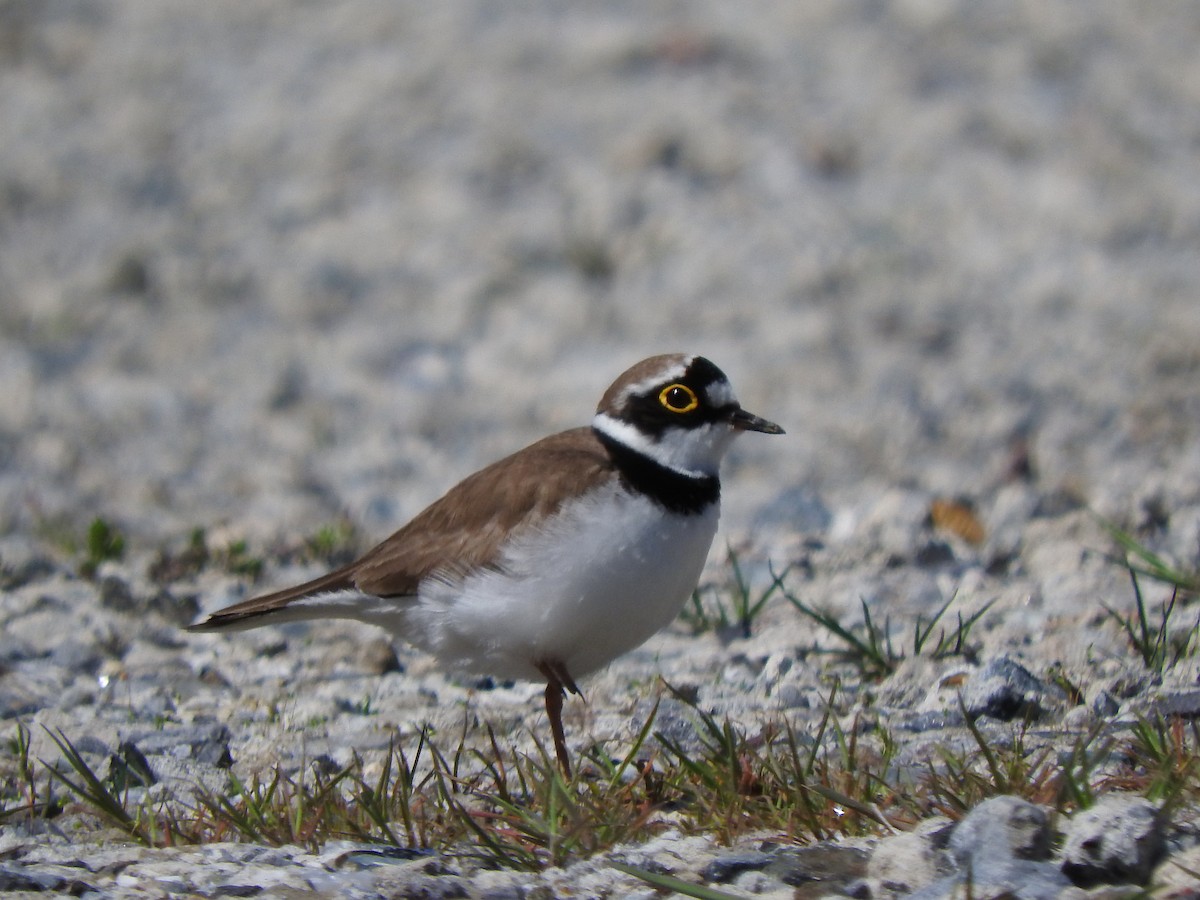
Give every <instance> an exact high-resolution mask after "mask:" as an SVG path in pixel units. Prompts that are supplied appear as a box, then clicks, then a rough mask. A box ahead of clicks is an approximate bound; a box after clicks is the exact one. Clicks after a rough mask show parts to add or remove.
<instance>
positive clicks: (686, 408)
mask: <svg viewBox="0 0 1200 900" xmlns="http://www.w3.org/2000/svg"><path fill="white" fill-rule="evenodd" d="M658 402H659V403H661V404H662V405H663V406H665V407H666V408H667V409H669V410H670V411H671V412H673V413H689V412H691V411H692V410H693V409H695V408H696V407H697V406H699V405H700V401H699V400H698V399H697V398H696V392H695V391H693V390H692V389H691V388H690V387H688V386H687V385H686V384H669V385H667V386H666V387H665V388H663V389H662V391H660V392H659V395H658Z"/></svg>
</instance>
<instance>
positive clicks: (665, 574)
mask: <svg viewBox="0 0 1200 900" xmlns="http://www.w3.org/2000/svg"><path fill="white" fill-rule="evenodd" d="M744 431H758V432H762V433H764V434H783V429H782V428H780V427H779V426H778V425H776V424H774V423H773V422H768V421H767V420H766V419H763V418H760V417H758V416H755V415H752V414H751V413H749V412H747V411H746V410H744V409H742V407H741V406H740V405H739V404H738V401H737V399H736V397H735V396H734V393H733V389H732V388H731V387H730V385H729V381H728V379H727V378H726V377H725V375H724V373H722V372H721V370H720V369H718V368H717V367H716V366H715V365H713V364H712V363H711V362H709V361H708V360H707V359H705V358H704V357H702V356H690V355H686V354H669V355H664V356H655V357H651V358H650V359H646V360H643V361H642V362H639V363H637V364H636V365H634V366H633V367H631V368H630V369H628V370H627V371H625V372H624V373H623V374H622V375H621V376H620V377H619V378H617V380H616V381H614V382H613V384H612V386H611V387H609V389H608V390H607V391H605V393H604V396H603V397H602V398H601V399H600V404H599V406H598V407H597V409H596V414H595V416H594V417H593V418H592V423H591V425H590V426H588V427H584V428H575V429H572V430H570V431H564V432H562V433H560V434H555V435H551V436H550V437H547V438H543V439H542V440H540V441H538V442H536V443H534V444H531V445H530V446H528V447H526V448H525V449H524V450H519V451H517V452H516V453H514V454H512V455H511V456H508V457H505V458H504V459H501V460H500V461H499V462H495V463H492V464H491V465H490V466H487V467H486V468H484V469H481V470H480V471H478V472H476V473H475V474H474V475H471V476H469V477H467V478H466V479H464V480H463V481H462V482H460V483H459V484H458V485H456V486H455V487H453V488H451V489H450V491H449V492H447V493H446V495H445V496H443V497H442V498H441V499H440V500H437V501H436V502H434V503H433V504H432V505H431V506H429V507H428V508H426V509H425V510H424V511H423V512H421V513H420V514H418V515H417V517H416V518H414V519H413V520H412V521H411V522H409V523H408V524H407V525H405V526H404V527H403V528H401V529H400V530H399V531H397V532H396V533H395V534H393V535H392V536H391V537H389V538H388V539H387V540H385V541H383V543H381V544H379V545H378V546H377V547H375V548H374V549H372V550H369V551H368V552H367V553H366V554H365V555H363V556H362V557H361V558H360V559H358V560H356V561H355V562H352V563H350V564H349V565H346V566H343V567H342V568H340V569H337V570H335V571H333V572H330V573H328V574H327V575H322V576H321V577H319V578H315V579H313V580H312V581H308V582H305V583H304V584H300V585H296V586H295V587H290V588H285V589H284V590H281V591H275V592H274V593H270V594H265V595H263V596H259V597H254V598H251V599H249V600H246V601H244V602H241V603H237V604H234V605H233V606H229V607H227V608H225V609H222V610H219V611H217V612H214V613H212V614H211V615H210V616H208V617H207V618H206V619H204V620H203V621H202V622H200V623H198V624H196V625H193V626H192V627H191V630H192V631H223V630H230V631H232V630H239V629H244V628H253V627H257V626H259V625H270V624H272V623H279V622H288V621H295V620H300V619H324V618H333V617H340V618H349V619H357V620H360V621H364V622H370V623H372V624H375V625H380V626H382V627H383V628H385V629H386V630H387V631H389V632H391V634H393V635H394V636H396V637H398V638H401V639H402V640H405V641H407V642H409V643H411V644H413V645H415V646H416V647H418V648H420V649H422V650H424V651H426V652H428V653H431V654H432V655H433V656H434V657H435V658H436V659H437V660H438V662H439V663H440V664H442V665H443V666H445V667H446V668H448V669H453V670H457V671H462V672H472V673H477V674H487V675H492V676H495V677H498V678H505V679H507V678H513V679H526V680H532V681H544V682H545V684H546V692H545V699H546V713H547V715H548V716H549V719H550V728H551V731H552V734H553V737H554V749H555V752H556V754H557V756H558V761H559V763H560V765H561V766H562V768H563V771H564V772H566V773H567V774H568V775H569V774H570V770H571V764H570V757H569V755H568V752H567V744H566V740H565V737H564V734H563V727H562V704H563V697H564V694H565V693H566V692H567V691H570V692H571V693H573V694H578V693H579V688H578V686H577V685H576V679H578V678H581V677H583V676H584V675H587V674H589V673H591V672H594V671H595V670H597V669H599V668H601V667H602V666H604V665H606V664H607V663H608V662H610V661H611V660H612V659H614V658H615V657H617V656H620V655H621V654H622V653H625V652H626V651H628V650H631V649H633V648H634V647H636V646H638V645H639V644H641V643H642V642H643V641H645V640H646V639H647V638H649V637H650V636H651V635H652V634H654V633H655V632H656V631H658V630H659V629H660V628H662V627H663V626H665V625H667V624H668V623H669V622H670V621H671V620H672V619H674V618H675V616H677V615H678V614H679V611H680V609H681V608H682V606H683V604H684V602H685V601H686V600H687V598H688V597H689V596H690V595H691V593H692V591H693V590H695V587H696V583H697V582H698V580H699V578H700V573H701V569H702V568H703V566H704V561H705V558H706V557H707V556H708V551H709V547H710V546H711V545H712V540H713V535H714V534H715V533H716V529H717V516H718V513H719V506H720V493H721V484H720V480H719V475H718V468H719V466H720V462H721V459H722V457H723V456H724V455H725V452H726V451H727V450H728V449H729V446H730V444H731V442H732V441H733V439H734V438H735V437H737V436H738V435H739V434H741V433H742V432H744Z"/></svg>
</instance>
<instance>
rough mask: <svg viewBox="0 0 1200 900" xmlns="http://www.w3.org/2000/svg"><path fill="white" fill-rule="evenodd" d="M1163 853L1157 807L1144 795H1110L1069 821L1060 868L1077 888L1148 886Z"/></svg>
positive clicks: (1161, 826) (1160, 822)
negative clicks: (1129, 884)
mask: <svg viewBox="0 0 1200 900" xmlns="http://www.w3.org/2000/svg"><path fill="white" fill-rule="evenodd" d="M1163 849H1164V837H1163V823H1162V817H1161V816H1160V814H1159V810H1158V807H1157V806H1155V805H1154V804H1153V803H1151V802H1150V801H1149V800H1146V799H1145V798H1143V797H1137V796H1131V795H1128V794H1109V795H1107V796H1105V797H1102V798H1101V799H1100V800H1099V801H1098V802H1097V803H1096V805H1095V806H1093V807H1092V808H1091V809H1086V810H1084V811H1083V812H1080V813H1077V814H1076V815H1075V816H1073V817H1072V818H1071V821H1070V824H1069V825H1068V826H1067V829H1066V842H1065V843H1064V845H1063V851H1062V857H1063V862H1062V870H1063V871H1064V872H1065V873H1066V874H1067V875H1068V876H1069V877H1070V878H1071V880H1072V881H1074V882H1075V883H1076V884H1078V885H1079V886H1081V887H1091V886H1093V885H1097V884H1112V883H1132V884H1146V883H1147V882H1148V880H1149V878H1150V873H1151V871H1152V870H1153V868H1154V866H1155V864H1156V863H1157V862H1158V861H1159V859H1160V858H1161V857H1162V854H1163Z"/></svg>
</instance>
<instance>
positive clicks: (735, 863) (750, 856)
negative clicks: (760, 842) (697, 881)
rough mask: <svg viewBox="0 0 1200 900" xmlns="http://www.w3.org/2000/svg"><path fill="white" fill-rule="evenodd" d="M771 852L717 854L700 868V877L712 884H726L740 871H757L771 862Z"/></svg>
mask: <svg viewBox="0 0 1200 900" xmlns="http://www.w3.org/2000/svg"><path fill="white" fill-rule="evenodd" d="M771 858H772V857H771V854H769V853H760V852H759V851H757V850H750V851H747V852H744V853H727V854H725V855H724V856H718V857H717V858H716V859H714V860H713V861H712V862H710V863H709V864H708V865H707V866H705V867H704V868H703V869H701V870H700V877H701V878H703V879H704V880H705V881H709V882H712V883H714V884H727V883H729V882H730V881H733V879H735V878H736V877H737V876H738V875H740V874H741V873H742V872H751V871H758V870H760V869H764V868H766V866H767V864H768V863H769V862H771Z"/></svg>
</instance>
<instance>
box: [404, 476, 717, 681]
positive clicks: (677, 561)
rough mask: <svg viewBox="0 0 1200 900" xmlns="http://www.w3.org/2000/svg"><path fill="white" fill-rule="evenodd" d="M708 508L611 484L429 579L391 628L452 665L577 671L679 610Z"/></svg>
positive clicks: (705, 533) (698, 556) (712, 527)
mask: <svg viewBox="0 0 1200 900" xmlns="http://www.w3.org/2000/svg"><path fill="white" fill-rule="evenodd" d="M718 515H719V510H718V507H717V504H716V503H714V504H713V505H712V507H711V508H710V509H708V510H706V511H705V512H703V513H700V514H697V515H691V516H683V515H675V514H671V513H667V512H665V511H664V510H663V509H662V508H661V507H660V506H657V505H656V504H654V503H653V502H652V501H650V500H648V499H646V498H645V497H642V496H640V495H634V494H629V493H627V492H625V491H624V490H623V489H622V488H620V487H619V486H618V485H617V484H616V482H614V483H613V484H612V486H611V487H609V488H605V489H602V490H600V491H596V492H593V493H592V494H590V495H589V496H588V497H586V498H582V499H580V500H576V501H573V502H571V503H568V504H566V505H565V506H564V507H563V508H562V509H561V510H560V512H559V513H558V514H557V515H556V516H555V517H553V519H551V520H547V521H546V522H545V523H543V525H542V526H541V527H539V528H530V529H527V530H525V531H523V532H521V533H520V534H519V535H518V536H517V537H516V538H515V540H514V541H513V542H511V543H510V544H509V545H508V546H507V547H506V548H505V551H504V553H503V555H502V558H501V560H500V565H499V567H498V569H497V570H494V571H492V570H489V571H486V572H482V573H478V574H475V575H472V576H470V577H468V578H466V579H465V580H439V579H428V580H427V581H426V582H424V583H423V584H422V585H421V590H420V595H419V598H418V602H417V604H415V605H414V606H413V607H410V608H409V609H408V611H407V612H406V614H405V615H404V620H405V621H404V623H403V628H404V630H403V632H401V633H400V635H399V636H400V637H402V638H404V639H405V640H408V641H411V642H412V643H414V644H416V645H417V646H419V647H421V648H423V649H425V650H427V651H428V652H430V653H433V654H434V655H435V656H437V658H438V659H439V661H440V662H442V663H443V664H445V665H447V666H450V667H453V668H457V669H460V670H465V671H471V672H480V673H487V674H491V675H495V676H497V677H500V678H524V679H531V680H541V679H542V676H541V674H540V673H539V672H538V670H537V668H536V667H537V665H538V664H539V663H541V662H545V661H549V662H561V663H562V664H564V665H565V666H566V669H567V671H568V672H570V674H571V675H572V676H573V677H575V678H580V677H582V676H583V675H585V674H587V673H589V672H592V671H595V670H596V669H598V668H600V667H601V666H603V665H604V664H605V663H607V662H609V661H610V660H612V659H613V658H615V657H617V656H619V655H620V654H622V653H625V652H626V651H628V650H631V649H633V648H634V647H636V646H638V645H639V644H641V643H642V642H643V641H645V640H646V639H647V638H648V637H650V635H652V634H654V633H655V632H656V631H658V630H659V629H660V628H662V627H663V626H665V625H666V624H667V623H669V622H670V621H671V620H672V619H673V618H674V617H675V616H676V615H678V614H679V611H680V609H681V607H682V606H683V603H684V601H686V600H687V598H688V597H689V596H690V595H691V592H692V591H693V590H694V589H695V587H696V582H697V581H698V580H699V578H700V573H701V570H702V569H703V567H704V560H705V558H706V557H707V556H708V550H709V547H710V546H711V545H712V540H713V535H714V534H715V533H716V528H717V518H718Z"/></svg>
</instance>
